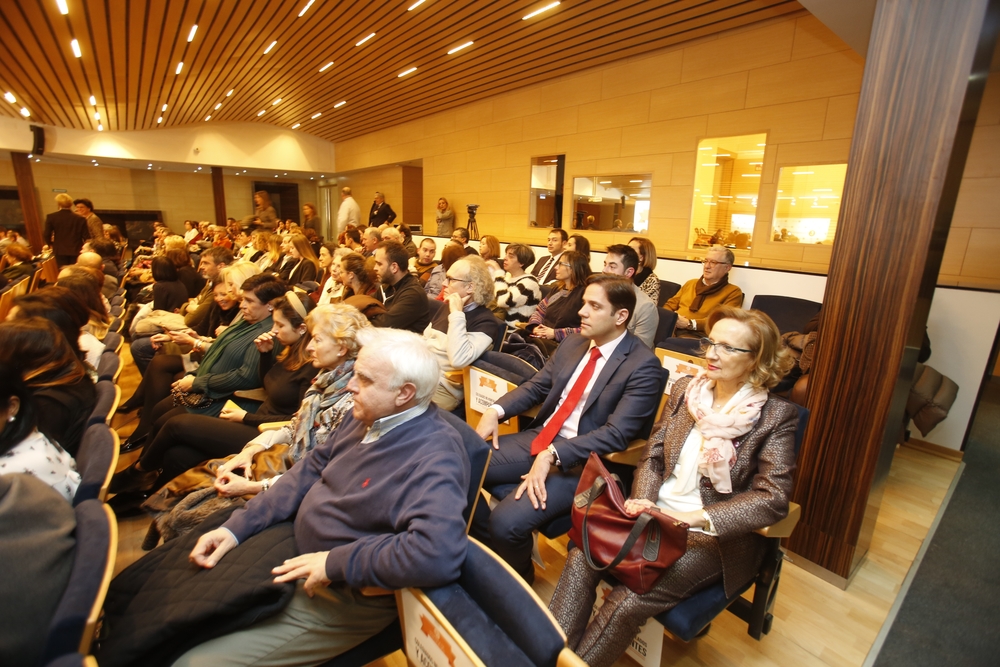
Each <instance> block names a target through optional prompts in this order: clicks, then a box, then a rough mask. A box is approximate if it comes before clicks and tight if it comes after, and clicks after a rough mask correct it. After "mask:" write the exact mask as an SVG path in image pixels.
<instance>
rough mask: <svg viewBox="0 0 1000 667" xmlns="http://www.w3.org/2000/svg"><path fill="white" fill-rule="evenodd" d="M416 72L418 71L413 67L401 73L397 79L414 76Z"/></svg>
mask: <svg viewBox="0 0 1000 667" xmlns="http://www.w3.org/2000/svg"><path fill="white" fill-rule="evenodd" d="M416 71H417V68H416V67H411V68H410V69H408V70H406V71H405V72H400V73H399V74H397V75H396V78H399V77H403V76H406V75H407V74H413V73H414V72H416Z"/></svg>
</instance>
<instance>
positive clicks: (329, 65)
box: [319, 60, 333, 74]
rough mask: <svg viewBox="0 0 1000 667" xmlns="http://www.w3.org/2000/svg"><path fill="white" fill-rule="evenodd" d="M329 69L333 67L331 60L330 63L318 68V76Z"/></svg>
mask: <svg viewBox="0 0 1000 667" xmlns="http://www.w3.org/2000/svg"><path fill="white" fill-rule="evenodd" d="M331 67H333V61H332V60H331V61H330V62H328V63H327V64H325V65H323V66H322V67H320V68H319V71H320V74H322V73H323V72H325V71H326V70H328V69H330V68H331Z"/></svg>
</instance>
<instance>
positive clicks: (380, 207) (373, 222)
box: [368, 192, 396, 227]
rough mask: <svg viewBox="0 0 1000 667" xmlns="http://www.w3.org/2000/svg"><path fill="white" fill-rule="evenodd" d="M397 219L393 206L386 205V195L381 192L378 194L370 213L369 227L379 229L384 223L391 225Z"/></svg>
mask: <svg viewBox="0 0 1000 667" xmlns="http://www.w3.org/2000/svg"><path fill="white" fill-rule="evenodd" d="M395 219H396V212H395V211H393V210H392V207H391V206H389V205H388V204H386V203H385V195H383V194H382V193H381V192H376V193H375V201H373V202H372V210H371V211H369V213H368V226H369V227H378V226H379V225H381V224H382V223H383V222H387V223H389V224H390V225H391V224H392V221H393V220H395Z"/></svg>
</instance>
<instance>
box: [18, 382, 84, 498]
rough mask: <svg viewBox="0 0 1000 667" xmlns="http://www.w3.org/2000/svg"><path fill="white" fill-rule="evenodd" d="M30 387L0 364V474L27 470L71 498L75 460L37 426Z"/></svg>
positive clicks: (75, 483)
mask: <svg viewBox="0 0 1000 667" xmlns="http://www.w3.org/2000/svg"><path fill="white" fill-rule="evenodd" d="M37 417H38V415H37V414H36V412H35V406H34V401H33V399H32V396H31V389H30V387H28V386H27V385H26V384H25V383H24V382H22V381H21V378H20V377H19V375H18V373H17V372H16V371H15V370H14V369H12V368H10V367H8V366H6V365H4V364H0V474H2V475H13V474H16V473H27V474H29V475H34V476H35V477H37V478H38V479H40V480H42V481H43V482H45V483H46V484H48V485H49V486H51V487H52V488H53V489H55V490H56V491H58V492H59V494H60V495H61V496H62V497H63V498H65V499H66V500H69V501H72V500H73V496H74V495H75V494H76V488H77V487H78V486H80V473H78V472H77V471H76V461H74V460H73V457H72V456H70V455H69V453H67V452H66V450H64V449H63V448H62V447H60V446H59V445H58V444H57V443H54V442H52V441H51V440H49V439H48V438H47V437H45V434H44V433H41V432H40V431H39V430H38V429H37V428H36V426H37V424H38V420H37Z"/></svg>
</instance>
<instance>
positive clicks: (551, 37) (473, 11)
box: [0, 0, 802, 141]
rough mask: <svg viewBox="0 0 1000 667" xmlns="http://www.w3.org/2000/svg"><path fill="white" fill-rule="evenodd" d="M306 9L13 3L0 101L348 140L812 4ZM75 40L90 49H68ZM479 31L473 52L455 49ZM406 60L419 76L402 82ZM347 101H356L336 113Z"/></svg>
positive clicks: (56, 120)
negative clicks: (255, 125) (257, 126)
mask: <svg viewBox="0 0 1000 667" xmlns="http://www.w3.org/2000/svg"><path fill="white" fill-rule="evenodd" d="M306 2H307V0H74V1H71V2H70V12H69V15H68V16H62V15H60V14H59V11H58V9H57V6H56V1H55V0H3V1H2V2H0V86H2V87H3V90H2V91H0V93H2V92H6V91H8V90H9V91H10V92H11V93H13V94H14V95H15V96H16V97H17V100H18V103H17V104H16V105H11V104H9V103H7V102H6V101H2V100H0V113H2V114H4V115H6V116H13V117H19V111H20V108H21V106H22V105H23V106H25V107H26V108H28V109H29V110H30V112H31V119H32V120H34V121H37V122H41V123H47V124H51V125H57V126H61V127H70V128H86V129H96V128H97V124H98V121H96V120H95V119H94V113H95V111H96V112H99V113H100V115H101V121H100V122H101V123H102V124H103V126H104V128H105V129H106V130H109V131H121V130H140V129H153V128H162V127H176V126H180V125H190V124H195V123H203V122H206V121H205V118H206V117H207V116H211V120H210V121H209V122H217V121H244V122H260V123H271V124H275V125H278V126H282V127H291V126H292V125H294V124H296V123H301V128H300V131H304V132H309V133H311V134H314V135H316V136H318V137H322V138H324V139H327V140H330V141H342V140H345V139H349V138H351V137H356V136H359V135H361V134H365V133H368V132H372V131H375V130H378V129H380V128H384V127H389V126H392V125H396V124H399V123H403V122H406V121H409V120H413V119H415V118H420V117H422V116H426V115H429V114H432V113H434V112H435V111H438V110H440V109H441V108H443V107H444V106H448V105H455V104H464V103H467V102H472V101H476V100H479V99H483V98H486V97H489V96H492V95H496V94H497V93H500V92H505V91H509V90H515V89H517V88H519V87H523V86H527V85H531V84H535V83H539V82H543V81H547V80H551V79H554V78H556V77H560V76H564V75H566V74H571V73H574V72H578V71H581V70H583V69H586V68H589V67H594V66H596V65H599V64H604V63H607V62H612V61H615V60H620V59H623V58H628V57H631V56H636V55H641V54H643V53H648V52H651V51H654V50H657V49H662V48H664V47H667V46H672V45H677V44H682V43H684V42H686V41H689V40H692V39H697V38H700V37H704V36H708V35H712V34H715V33H718V32H722V31H725V30H729V29H732V28H737V27H740V26H745V25H749V24H752V23H755V22H758V21H762V20H766V19H769V18H773V17H776V16H781V15H783V14H788V13H791V12H797V11H801V10H802V7H801V5H799V4H798V2H796V1H795V0H673V1H669V0H657V1H654V0H612V1H602V2H599V1H597V0H565V1H564V2H562V4H560V5H559V6H558V7H556V8H555V9H552V10H549V11H548V12H545V13H543V14H541V15H539V16H537V17H535V18H532V19H529V20H527V21H523V20H521V17H522V16H524V15H526V14H527V13H529V12H531V11H533V10H535V9H538V8H539V7H541V6H543V5H544V4H545V1H544V0H496V1H495V2H489V1H485V0H456V1H454V2H445V1H444V0H427V2H425V3H424V4H422V5H421V6H420V7H418V8H417V9H415V10H414V11H407V7H409V6H410V5H411V4H412V3H413V0H372V1H369V2H356V1H353V2H352V1H348V0H339V1H338V0H315V2H314V4H313V5H312V7H310V8H309V10H308V11H307V13H306V14H305V16H304V17H301V18H300V17H299V16H298V14H299V12H300V11H301V10H302V8H303V7H304V6H305V4H306ZM195 24H197V25H198V30H197V33H196V35H195V38H194V40H193V41H192V42H190V43H188V41H187V36H188V34H189V32H190V30H191V26H193V25H195ZM371 32H375V33H376V36H375V37H374V38H373V39H371V40H370V41H369V42H367V43H365V44H364V45H362V46H360V47H358V46H355V43H356V42H357V41H359V40H360V39H362V38H363V37H365V36H366V35H368V34H369V33H371ZM74 38H75V39H77V40H79V42H80V46H81V49H82V51H83V57H82V58H75V57H74V56H73V54H72V52H71V50H70V40H72V39H74ZM275 40H276V41H277V45H276V46H275V47H274V49H273V50H272V51H271V52H269V53H268V54H266V55H265V54H264V50H265V49H266V48H267V46H268V45H269V44H270V43H271V42H272V41H275ZM469 40H472V41H473V42H475V43H474V45H473V46H472V47H471V48H469V49H468V50H467V51H462V52H460V53H457V54H454V55H450V56H449V55H447V54H446V52H447V51H448V50H449V49H450V48H453V47H455V46H458V45H459V44H462V43H464V42H466V41H469ZM330 61H333V62H334V63H335V64H334V65H333V66H332V67H330V68H329V69H328V70H326V71H325V72H322V73H321V72H319V69H320V68H321V67H322V66H323V65H325V64H326V63H328V62H330ZM178 62H183V63H184V67H183V70H182V72H181V74H179V75H178V74H175V70H176V67H177V63H178ZM410 67H417V68H418V69H417V71H416V72H414V73H413V74H412V75H409V76H407V77H405V78H398V77H397V75H398V74H399V73H400V72H402V71H403V70H405V69H408V68H410ZM229 90H233V91H234V92H233V94H232V96H231V97H226V93H227V92H228V91H229ZM90 95H93V96H94V97H95V98H96V100H97V107H96V108H95V107H93V106H92V105H90V104H89V100H88V98H89V96H90ZM279 98H280V99H281V102H280V103H279V104H277V105H274V104H272V102H274V100H276V99H279ZM341 100H347V104H346V105H345V106H343V107H342V108H340V109H334V108H333V107H334V105H335V104H337V103H338V102H340V101H341ZM219 103H221V107H220V108H219V109H215V106H216V105H217V104H219ZM164 104H167V105H168V108H167V111H166V112H162V111H161V107H162V105H164ZM261 110H264V111H265V113H264V114H263V116H258V115H257V114H258V113H259V112H260V111H261ZM316 113H321V114H322V115H321V116H320V117H319V118H317V119H312V118H311V116H312V115H313V114H316ZM160 116H162V117H163V122H162V123H159V124H158V123H157V122H156V121H157V119H158V118H159V117H160Z"/></svg>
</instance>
